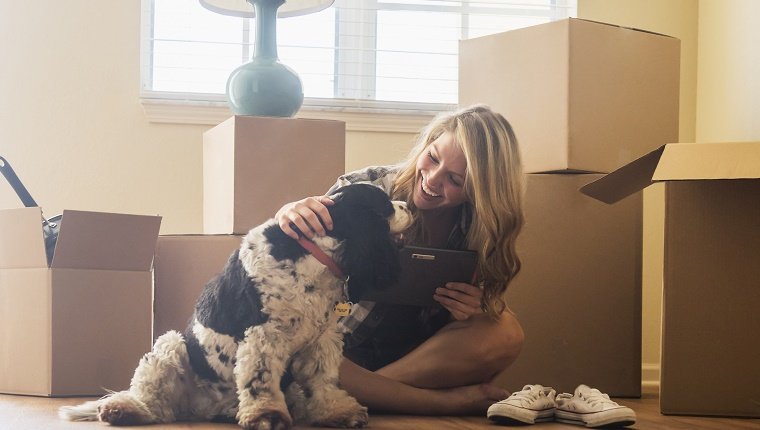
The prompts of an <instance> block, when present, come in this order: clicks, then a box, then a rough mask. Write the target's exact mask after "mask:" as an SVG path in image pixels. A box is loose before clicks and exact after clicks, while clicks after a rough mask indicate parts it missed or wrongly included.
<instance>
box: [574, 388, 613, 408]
mask: <svg viewBox="0 0 760 430" xmlns="http://www.w3.org/2000/svg"><path fill="white" fill-rule="evenodd" d="M578 396H579V397H580V398H581V400H583V401H585V402H586V403H588V404H589V405H591V406H592V407H596V406H598V405H601V406H620V405H618V404H617V403H615V402H613V401H612V400H610V396H608V395H607V394H604V393H602V392H601V391H599V390H596V389H592V390H591V391H590V392H589V393H587V394H584V393H578Z"/></svg>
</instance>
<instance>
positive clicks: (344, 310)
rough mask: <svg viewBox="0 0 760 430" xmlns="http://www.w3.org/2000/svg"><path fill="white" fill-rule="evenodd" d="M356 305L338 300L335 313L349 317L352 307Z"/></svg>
mask: <svg viewBox="0 0 760 430" xmlns="http://www.w3.org/2000/svg"><path fill="white" fill-rule="evenodd" d="M353 306H354V304H353V303H351V302H338V303H336V304H335V308H333V310H334V311H335V314H336V315H338V316H339V317H347V316H349V315H351V308H352V307H353Z"/></svg>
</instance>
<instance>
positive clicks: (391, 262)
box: [328, 184, 412, 299]
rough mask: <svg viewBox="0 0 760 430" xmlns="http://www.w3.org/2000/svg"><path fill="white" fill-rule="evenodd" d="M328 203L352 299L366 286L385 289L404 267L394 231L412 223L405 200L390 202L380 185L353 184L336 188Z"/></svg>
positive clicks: (396, 231)
mask: <svg viewBox="0 0 760 430" xmlns="http://www.w3.org/2000/svg"><path fill="white" fill-rule="evenodd" d="M330 197H331V198H332V199H333V201H334V202H335V204H334V205H332V206H329V207H328V210H329V211H330V217H332V220H333V229H332V231H330V232H329V233H328V234H329V235H330V236H333V237H335V238H336V239H339V240H341V241H342V242H343V245H342V248H343V249H342V250H341V252H340V261H339V262H338V265H340V266H341V267H342V268H343V271H344V272H345V273H346V274H347V275H348V276H349V277H350V281H349V294H350V296H351V298H352V299H353V298H354V297H356V298H361V295H362V291H363V290H364V289H367V288H383V287H386V286H389V285H391V284H393V283H394V282H396V281H398V276H399V272H400V271H401V267H400V265H399V260H398V247H397V246H396V242H395V241H394V239H393V237H392V236H391V235H392V234H396V233H401V232H402V231H404V230H406V229H407V228H408V227H409V225H410V224H411V223H412V216H411V214H410V213H409V210H408V209H407V208H406V203H405V202H399V201H391V200H390V198H388V195H387V194H386V193H385V192H384V191H383V190H381V189H380V188H378V187H375V186H373V185H369V184H352V185H348V186H345V187H342V188H339V189H338V190H336V191H335V192H334V193H333V194H331V195H330Z"/></svg>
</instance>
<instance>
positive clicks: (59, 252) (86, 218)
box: [0, 208, 161, 396]
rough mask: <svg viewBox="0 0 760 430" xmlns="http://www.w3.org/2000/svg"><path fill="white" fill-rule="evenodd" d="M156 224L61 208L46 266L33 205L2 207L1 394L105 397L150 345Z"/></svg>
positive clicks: (153, 219) (152, 219) (123, 383)
mask: <svg viewBox="0 0 760 430" xmlns="http://www.w3.org/2000/svg"><path fill="white" fill-rule="evenodd" d="M160 223H161V218H160V217H158V216H140V215H122V214H109V213H97V212H83V211H72V210H66V211H64V212H63V218H62V220H61V223H60V232H59V236H58V242H57V244H56V248H55V252H54V256H53V260H52V263H51V264H50V266H48V263H47V257H46V255H45V246H44V243H43V236H42V213H41V211H40V209H39V208H21V209H9V210H2V211H0V238H2V240H0V345H1V346H2V348H0V392H3V393H10V394H30V395H41V396H74V395H76V396H79V395H99V394H104V393H105V392H106V390H107V389H110V390H121V389H125V388H127V387H128V386H129V381H130V379H131V377H132V374H133V373H134V369H135V368H136V366H137V364H138V362H139V359H140V357H141V356H142V355H143V354H145V353H146V352H148V351H149V350H150V347H151V341H152V339H151V323H152V319H151V317H152V304H153V295H152V273H151V264H152V261H153V253H154V249H155V245H156V238H157V237H158V230H159V226H160Z"/></svg>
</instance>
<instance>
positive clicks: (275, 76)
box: [199, 0, 334, 117]
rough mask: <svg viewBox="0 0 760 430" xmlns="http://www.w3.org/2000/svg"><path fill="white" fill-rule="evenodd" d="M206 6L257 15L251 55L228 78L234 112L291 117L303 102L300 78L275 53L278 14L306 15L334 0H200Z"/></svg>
mask: <svg viewBox="0 0 760 430" xmlns="http://www.w3.org/2000/svg"><path fill="white" fill-rule="evenodd" d="M199 1H200V3H201V5H202V6H203V7H205V8H206V9H208V10H211V11H214V12H217V13H221V14H224V15H233V16H239V17H244V18H255V19H256V39H255V43H254V51H253V59H252V60H251V61H249V62H247V63H245V64H243V65H241V66H240V67H238V68H236V69H235V70H233V71H232V73H231V74H230V77H229V78H228V79H227V101H228V103H229V105H230V108H231V109H232V112H233V113H234V114H235V115H253V116H279V117H291V116H293V115H295V113H296V112H298V109H300V108H301V104H303V87H302V85H301V78H299V77H298V74H297V73H296V72H295V71H294V70H293V69H291V68H290V67H288V66H286V65H284V64H282V63H281V62H280V60H279V58H278V57H277V18H278V17H280V18H286V17H290V16H297V15H306V14H309V13H313V12H319V11H320V10H322V9H325V8H328V7H330V5H332V4H333V2H334V0H287V1H285V0H199Z"/></svg>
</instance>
